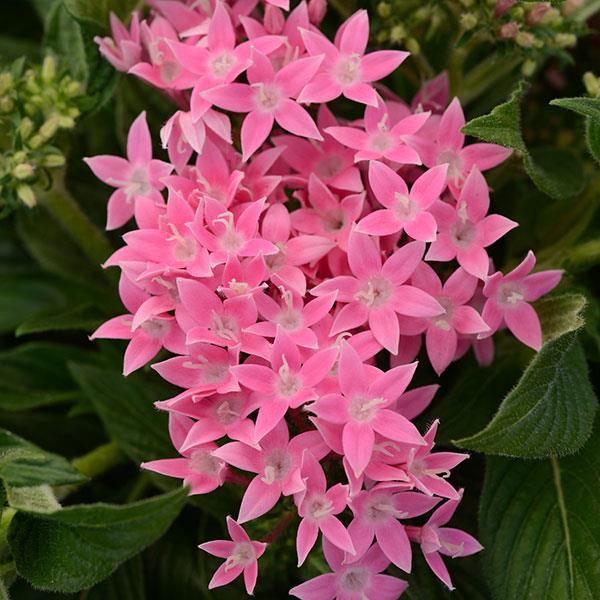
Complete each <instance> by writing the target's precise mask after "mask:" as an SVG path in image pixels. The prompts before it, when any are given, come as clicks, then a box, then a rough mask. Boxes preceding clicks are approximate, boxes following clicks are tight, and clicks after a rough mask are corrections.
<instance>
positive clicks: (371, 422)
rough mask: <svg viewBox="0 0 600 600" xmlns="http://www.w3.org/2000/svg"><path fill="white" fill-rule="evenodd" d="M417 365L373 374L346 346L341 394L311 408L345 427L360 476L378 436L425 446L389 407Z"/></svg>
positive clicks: (345, 446) (341, 363) (348, 451)
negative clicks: (376, 435)
mask: <svg viewBox="0 0 600 600" xmlns="http://www.w3.org/2000/svg"><path fill="white" fill-rule="evenodd" d="M416 368H417V364H416V363H413V364H410V365H402V366H399V367H395V368H394V369H390V370H389V371H387V372H385V373H384V372H383V371H380V370H379V369H375V368H374V367H371V368H370V370H369V371H367V369H366V368H365V365H364V364H363V363H362V361H361V360H360V358H359V356H358V354H357V353H356V350H354V348H352V346H350V344H348V343H347V342H344V343H343V344H342V350H341V353H340V361H339V368H338V373H339V384H340V391H341V394H340V393H332V394H326V395H325V396H321V397H320V398H318V399H317V401H316V402H315V403H314V404H312V405H311V406H310V410H311V411H312V412H313V413H315V414H316V415H317V416H318V417H319V418H321V419H323V420H324V421H329V422H330V423H337V424H341V425H343V426H344V429H343V433H342V446H343V449H344V455H345V456H346V458H347V459H348V462H349V463H350V466H351V467H352V469H353V471H354V474H355V475H356V477H359V476H360V475H361V474H362V472H363V471H364V470H365V468H366V467H367V465H368V464H369V461H370V460H371V455H372V453H373V448H374V446H375V434H376V433H378V434H379V435H382V436H383V437H384V438H386V439H389V440H393V441H396V442H402V443H406V444H414V445H417V446H418V445H421V444H422V445H424V444H425V441H424V440H423V438H422V437H421V434H420V433H419V432H418V430H417V428H416V427H415V426H414V425H413V424H412V423H411V422H410V421H409V420H408V419H407V418H405V417H403V416H402V415H401V414H399V413H397V412H395V411H393V410H390V408H389V406H390V405H391V404H392V403H393V402H395V401H396V399H397V398H399V397H400V395H401V394H402V393H403V392H404V390H405V389H406V387H407V386H408V384H409V383H410V380H411V378H412V376H413V373H414V372H415V369H416Z"/></svg>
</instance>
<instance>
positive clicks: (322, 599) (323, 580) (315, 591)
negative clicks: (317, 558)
mask: <svg viewBox="0 0 600 600" xmlns="http://www.w3.org/2000/svg"><path fill="white" fill-rule="evenodd" d="M335 583H336V576H335V575H334V574H333V573H325V574H324V575H317V577H314V578H313V579H309V580H308V581H306V582H304V583H301V584H300V585H297V586H296V587H293V588H292V589H291V590H290V596H296V598H300V600H333V598H334V597H335V595H336V586H335Z"/></svg>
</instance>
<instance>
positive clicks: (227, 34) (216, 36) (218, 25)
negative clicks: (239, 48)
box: [208, 2, 235, 50]
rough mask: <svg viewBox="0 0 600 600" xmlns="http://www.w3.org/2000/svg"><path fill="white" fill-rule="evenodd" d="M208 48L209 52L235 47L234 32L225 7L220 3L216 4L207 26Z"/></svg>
mask: <svg viewBox="0 0 600 600" xmlns="http://www.w3.org/2000/svg"><path fill="white" fill-rule="evenodd" d="M208 47H209V48H210V49H211V50H217V49H221V48H223V49H227V50H232V49H233V48H234V47H235V30H234V28H233V25H232V24H231V18H230V17H229V13H228V12H227V9H226V8H225V5H224V4H222V3H220V2H218V3H217V4H216V6H215V10H214V12H213V14H212V17H211V19H210V25H209V26H208Z"/></svg>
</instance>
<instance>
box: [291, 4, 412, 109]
mask: <svg viewBox="0 0 600 600" xmlns="http://www.w3.org/2000/svg"><path fill="white" fill-rule="evenodd" d="M302 39H303V41H304V45H305V46H306V49H307V50H308V52H309V54H311V55H313V56H324V59H323V64H322V67H321V72H320V73H318V74H317V75H316V76H315V77H314V78H313V79H312V81H311V82H310V83H308V85H306V87H305V88H304V89H303V90H302V92H301V93H300V96H299V97H298V102H306V103H311V102H330V101H331V100H335V98H337V97H338V96H340V95H344V96H345V97H346V98H348V99H349V100H354V101H355V102H361V103H362V104H370V105H371V106H376V105H377V100H378V96H377V92H376V91H375V89H374V88H373V86H372V82H373V81H378V80H379V79H383V78H384V77H386V76H387V75H389V74H390V73H391V72H392V71H394V70H396V69H397V68H398V67H399V66H400V64H401V63H402V61H403V60H404V59H405V58H406V57H407V56H408V52H401V51H399V50H380V51H378V52H371V53H370V54H367V55H365V50H366V48H367V42H368V39H369V17H368V15H367V11H366V10H359V11H357V12H356V13H354V14H353V15H352V16H351V17H350V18H349V19H348V20H346V21H345V22H344V23H343V24H342V26H341V27H340V28H339V30H338V33H337V35H336V39H335V44H332V43H331V42H330V41H329V40H328V39H327V38H326V37H325V36H324V35H323V34H322V33H320V32H317V31H308V30H302Z"/></svg>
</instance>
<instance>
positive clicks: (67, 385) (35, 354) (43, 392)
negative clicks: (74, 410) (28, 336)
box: [0, 342, 86, 411]
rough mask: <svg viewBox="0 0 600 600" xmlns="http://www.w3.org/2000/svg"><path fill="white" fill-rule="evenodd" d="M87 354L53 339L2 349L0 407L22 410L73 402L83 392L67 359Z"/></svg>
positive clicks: (0, 360)
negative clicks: (71, 371) (3, 350)
mask: <svg viewBox="0 0 600 600" xmlns="http://www.w3.org/2000/svg"><path fill="white" fill-rule="evenodd" d="M85 355H86V351H85V350H84V349H82V348H79V347H77V346H68V345H66V344H56V343H51V342H33V343H29V344H23V345H22V346H18V347H17V348H13V349H12V350H8V351H5V352H1V353H0V408H1V409H4V410H11V411H22V410H29V409H31V408H36V407H40V406H46V405H51V404H57V403H63V402H73V401H74V400H76V399H77V397H78V396H80V395H81V392H79V390H78V389H77V385H76V384H75V381H74V380H73V378H72V377H71V376H70V374H69V372H68V370H67V362H68V361H72V360H81V359H82V358H83V357H84V356H85Z"/></svg>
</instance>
